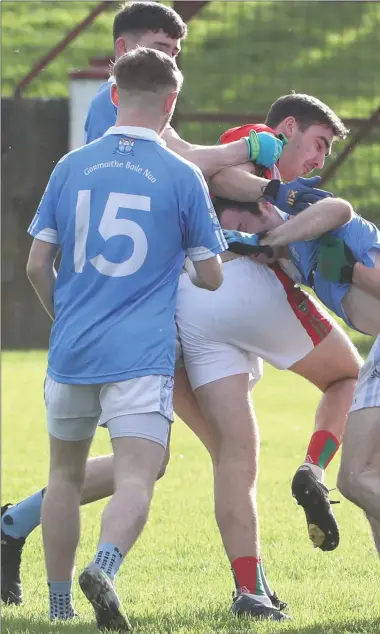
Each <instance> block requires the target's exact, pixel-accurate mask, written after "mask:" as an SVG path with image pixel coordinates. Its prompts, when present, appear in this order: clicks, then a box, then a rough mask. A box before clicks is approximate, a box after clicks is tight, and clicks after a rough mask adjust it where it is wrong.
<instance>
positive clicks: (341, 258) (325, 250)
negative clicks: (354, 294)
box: [317, 233, 356, 284]
mask: <svg viewBox="0 0 380 634" xmlns="http://www.w3.org/2000/svg"><path fill="white" fill-rule="evenodd" d="M355 264H356V260H355V258H354V256H353V253H352V251H351V249H350V248H349V247H348V246H347V245H346V243H345V242H344V240H342V239H341V238H336V237H335V236H332V235H330V234H328V233H327V234H326V235H324V236H322V238H321V241H320V246H319V247H318V251H317V271H318V273H320V275H321V276H322V277H324V278H325V279H326V280H329V281H330V282H340V283H342V284H352V275H353V273H354V266H355Z"/></svg>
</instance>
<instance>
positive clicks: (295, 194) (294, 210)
mask: <svg viewBox="0 0 380 634" xmlns="http://www.w3.org/2000/svg"><path fill="white" fill-rule="evenodd" d="M320 182H321V177H320V176H313V177H312V178H296V179H295V180H294V181H290V182H289V183H281V181H279V180H272V181H270V182H269V183H268V185H267V186H266V188H265V189H264V192H263V197H264V198H265V200H267V201H268V202H270V203H272V204H273V205H276V207H278V208H279V209H281V210H282V211H285V213H288V214H290V215H291V216H294V215H295V214H298V213H299V212H300V211H302V210H303V209H306V207H309V205H312V204H313V203H316V202H318V200H322V199H323V198H328V197H331V198H333V197H334V196H333V194H332V193H331V192H327V191H325V190H324V189H316V185H319V183H320Z"/></svg>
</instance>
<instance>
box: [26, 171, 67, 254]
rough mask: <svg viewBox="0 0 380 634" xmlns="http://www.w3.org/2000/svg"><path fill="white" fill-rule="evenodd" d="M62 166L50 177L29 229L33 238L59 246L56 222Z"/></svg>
mask: <svg viewBox="0 0 380 634" xmlns="http://www.w3.org/2000/svg"><path fill="white" fill-rule="evenodd" d="M60 175H61V166H60V164H59V163H58V164H57V166H56V167H55V169H54V171H53V173H52V175H51V176H50V179H49V182H48V184H47V187H46V189H45V191H44V194H43V196H42V198H41V202H40V204H39V205H38V208H37V211H36V213H35V216H34V218H33V220H32V222H31V224H30V226H29V228H28V233H30V235H31V236H33V238H37V239H38V240H42V241H43V242H51V243H52V244H58V243H59V242H58V231H57V220H56V209H57V201H58V196H59V180H60Z"/></svg>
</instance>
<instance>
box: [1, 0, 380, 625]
mask: <svg viewBox="0 0 380 634" xmlns="http://www.w3.org/2000/svg"><path fill="white" fill-rule="evenodd" d="M186 34H187V28H186V25H185V24H184V23H183V21H182V19H181V18H180V16H179V15H178V14H177V13H176V12H175V11H174V10H172V9H170V8H169V7H167V6H165V5H161V4H158V3H157V4H156V3H153V2H136V3H133V4H131V5H126V6H125V7H123V8H122V9H121V10H120V11H119V12H118V14H117V15H116V17H115V20H114V33H113V35H114V43H115V58H116V63H115V66H114V70H113V76H112V78H111V79H110V81H109V82H106V83H105V84H104V85H103V86H102V87H101V89H100V90H99V92H98V94H97V95H96V97H95V98H94V100H93V102H92V104H91V107H90V110H89V114H88V117H87V121H86V126H85V129H86V143H87V145H86V146H84V147H83V148H80V149H79V150H76V151H74V152H71V153H70V154H68V155H66V156H65V157H63V159H61V161H60V162H59V163H58V165H57V166H56V168H55V170H54V171H53V173H52V176H51V178H50V181H49V184H48V186H47V188H46V191H45V193H44V196H43V198H42V201H41V203H40V206H39V208H38V210H37V213H36V215H35V217H34V219H33V222H32V223H31V226H30V228H29V233H30V234H31V235H32V236H33V237H34V241H33V244H32V247H31V251H30V256H29V261H28V267H27V273H28V276H29V279H30V281H31V283H32V284H33V286H34V288H35V290H36V292H37V294H38V296H39V298H40V300H41V302H42V304H43V306H44V307H45V309H46V310H47V312H48V313H49V314H50V316H51V317H52V319H53V326H52V332H51V338H50V345H49V360H48V370H47V377H46V380H45V403H46V411H47V423H48V431H49V438H50V474H49V482H48V486H47V488H46V489H43V490H42V491H39V492H37V493H35V494H33V495H32V496H30V497H29V498H27V499H26V500H24V501H22V502H20V503H19V504H17V505H15V506H11V505H6V506H4V507H3V508H2V598H3V600H4V601H5V602H7V603H14V604H20V603H21V602H22V588H21V580H20V563H21V555H22V548H23V546H24V544H25V540H26V539H27V537H28V535H29V534H30V533H31V532H32V530H33V529H34V528H35V527H36V526H38V524H39V523H40V518H41V523H42V534H43V541H44V550H45V560H46V569H47V575H48V585H49V598H50V618H51V619H52V620H56V619H64V620H68V619H71V618H74V617H75V616H76V613H75V610H74V606H73V602H72V592H71V588H72V577H73V570H74V559H75V552H76V548H77V545H78V540H79V505H80V504H86V503H89V502H91V501H94V500H98V499H101V498H104V497H108V496H112V497H111V499H110V502H109V504H108V506H107V507H106V510H105V512H104V515H103V521H102V529H101V536H100V540H99V545H98V549H97V552H96V554H95V557H94V560H93V562H92V563H90V564H89V565H88V566H87V567H86V568H85V569H84V570H83V571H82V573H81V574H80V576H79V583H80V586H81V588H82V591H83V592H84V594H85V596H86V597H87V599H88V600H89V601H90V602H91V604H92V605H93V607H94V611H95V616H96V620H97V625H98V627H99V629H115V630H119V631H128V630H130V629H131V626H130V623H129V620H128V617H127V615H126V614H125V612H124V610H123V607H122V605H121V603H120V600H119V598H118V596H117V593H116V590H115V586H114V578H115V576H116V573H117V571H118V568H119V567H120V565H121V563H122V560H123V558H124V557H125V555H126V554H127V553H128V552H129V550H130V549H131V548H132V546H133V544H134V543H135V541H136V539H137V538H138V536H139V535H140V533H141V531H142V530H143V527H144V524H145V522H146V519H147V516H148V511H149V505H150V501H151V498H152V495H153V489H154V484H155V481H156V479H157V478H159V477H161V476H162V475H163V474H164V472H165V468H166V465H167V463H168V460H169V442H170V425H171V422H172V420H173V402H174V410H175V411H176V413H177V414H178V416H179V417H180V418H181V419H182V420H183V421H184V422H185V423H186V424H187V425H188V426H189V427H190V428H191V429H192V430H193V431H194V433H195V434H196V435H197V436H198V437H199V438H200V440H201V441H202V443H203V444H204V445H205V447H206V448H207V449H208V451H209V453H210V456H211V459H212V462H213V468H214V469H213V472H214V482H215V487H214V490H215V514H216V519H217V523H218V527H219V530H220V533H221V536H222V540H223V544H224V547H225V550H226V553H227V556H228V559H229V561H230V563H231V567H232V570H233V576H234V580H235V585H236V593H235V597H234V602H233V606H232V611H233V613H235V614H238V615H239V614H249V615H251V616H252V617H256V618H265V619H272V620H276V621H277V620H278V621H280V620H285V619H287V618H289V616H288V615H287V614H286V613H285V612H284V608H285V607H286V604H284V603H283V602H282V601H280V600H279V599H278V597H277V595H276V594H275V593H274V592H273V590H272V589H271V587H270V585H269V584H268V581H267V579H266V577H265V572H264V567H263V562H262V558H261V549H260V540H259V527H258V513H257V508H256V481H257V469H258V455H259V440H258V438H259V434H258V427H257V422H256V419H255V414H254V410H253V406H252V400H251V391H252V388H253V386H254V385H255V383H256V382H257V381H258V380H259V379H260V377H261V375H262V362H263V361H262V360H263V359H264V360H266V361H268V362H269V363H271V364H272V365H274V366H276V367H277V368H280V369H290V370H292V371H293V372H296V373H297V374H299V375H301V376H303V377H305V378H306V379H308V380H309V381H310V382H311V383H313V384H314V385H316V386H317V387H318V388H319V389H320V390H321V392H322V397H321V401H320V404H319V406H318V408H317V411H316V414H315V427H314V432H313V434H312V436H311V439H310V443H309V445H308V447H307V449H306V458H305V462H304V463H303V464H302V465H301V466H300V467H299V469H298V470H297V472H296V473H295V475H294V478H293V481H292V493H293V495H294V497H295V498H296V500H297V502H298V503H299V504H300V505H301V506H302V507H303V508H304V511H305V515H306V520H307V526H308V533H309V537H310V539H311V541H312V542H313V544H314V546H316V547H319V548H321V549H322V550H325V551H326V550H333V549H334V548H336V547H337V546H338V543H339V529H338V526H337V523H336V520H335V518H334V515H333V513H332V511H331V505H330V501H329V497H328V489H327V488H326V486H325V485H324V484H323V478H324V471H325V469H326V467H327V465H328V464H329V462H330V461H331V460H332V458H333V457H334V455H335V454H336V452H337V450H338V448H339V446H340V443H341V440H342V436H343V432H345V434H344V441H343V451H342V461H341V467H340V472H339V478H338V486H339V489H340V490H341V492H342V493H343V494H344V495H345V496H346V497H347V498H349V499H350V500H352V501H353V502H354V503H355V504H357V505H358V506H359V507H360V508H362V509H363V510H364V512H365V513H366V516H367V518H368V520H369V522H370V526H371V529H372V533H373V536H374V540H375V544H376V547H377V550H378V552H380V494H379V491H380V466H379V465H380V460H379V453H380V431H379V426H380V413H379V412H380V409H379V408H380V339H379V338H378V339H377V340H376V343H375V345H374V347H373V348H372V351H371V353H370V355H369V357H368V359H367V362H366V363H365V365H364V367H363V368H362V369H361V366H362V360H361V358H360V355H359V354H358V352H357V350H356V349H355V347H354V346H353V345H352V343H351V342H350V340H349V338H348V337H347V336H346V335H345V333H344V332H343V330H342V329H341V328H340V327H339V326H338V324H337V323H336V322H335V321H334V320H333V319H332V318H331V317H330V316H329V315H328V313H327V312H326V311H325V310H324V309H323V308H322V307H321V306H320V304H319V303H318V302H317V301H315V300H313V299H312V298H311V297H310V296H309V295H308V294H307V293H305V292H304V291H303V290H302V289H301V288H300V287H299V286H298V285H297V283H302V284H303V285H307V286H310V287H311V288H313V290H314V291H315V294H316V295H317V296H318V297H319V298H320V299H321V300H322V302H323V303H324V304H325V305H326V306H328V307H329V308H330V309H331V310H332V311H333V312H335V313H336V314H337V315H339V316H340V317H342V318H343V319H344V320H345V322H346V323H347V324H348V325H349V326H350V327H352V328H355V329H357V330H360V331H362V332H364V333H367V334H370V335H378V334H379V333H380V232H379V231H378V229H377V228H376V227H375V226H374V225H373V224H372V223H370V222H367V221H365V220H364V219H362V218H361V217H359V216H358V215H356V214H355V212H354V211H353V209H352V207H351V205H350V204H349V203H348V202H347V201H344V200H341V199H337V198H334V197H333V196H332V194H330V193H329V192H325V191H323V190H320V189H317V188H316V185H318V182H319V179H318V178H317V177H315V178H310V179H306V178H302V177H303V176H304V175H306V174H308V173H310V172H312V171H313V170H314V169H315V168H317V169H320V168H321V167H322V166H323V164H324V160H325V157H326V156H328V155H329V154H330V152H331V146H332V143H333V142H334V140H335V139H337V138H345V136H346V134H347V132H348V131H347V130H346V128H345V126H344V125H343V123H342V121H341V120H340V119H339V117H338V116H337V115H336V114H335V113H334V112H333V111H332V110H331V109H330V108H328V107H327V106H326V105H325V104H323V103H322V102H320V101H319V100H318V99H316V98H314V97H310V96H307V95H302V94H291V95H287V96H285V97H281V98H280V99H278V100H277V101H276V102H275V103H274V104H273V105H272V107H271V108H270V111H269V112H268V116H267V119H266V125H265V126H264V125H263V126H255V125H249V126H243V127H240V128H235V129H233V130H229V131H227V132H226V133H224V134H223V135H222V137H221V139H220V143H219V144H218V145H216V146H211V147H204V146H195V145H192V144H189V143H187V142H186V141H184V140H183V139H181V138H180V137H179V136H178V135H177V134H176V132H175V131H174V130H173V129H172V128H171V127H170V119H171V116H172V113H173V110H174V108H175V103H176V99H177V96H178V93H179V91H180V89H181V85H182V80H183V78H182V75H181V73H180V71H179V70H178V68H177V66H176V63H175V58H176V56H177V55H178V53H179V51H180V47H181V41H182V40H183V39H184V38H185V37H186ZM166 144H167V147H165V146H166ZM181 157H182V158H181ZM202 173H203V175H202ZM204 177H207V178H208V186H209V187H210V189H211V191H212V194H213V196H214V197H213V200H212V202H211V199H210V195H209V191H208V186H207V185H206V182H205V180H204ZM282 179H283V180H284V182H282ZM221 227H223V229H224V232H223V231H222V229H221ZM242 232H243V233H242ZM228 247H229V249H228V250H227V248H228ZM58 251H60V252H61V263H60V267H59V271H58V274H57V273H56V271H55V268H54V262H55V259H56V256H57V253H58ZM185 256H186V259H185V260H184V258H185ZM222 263H223V265H222ZM210 291H214V292H210ZM359 371H361V374H360V379H359V382H358V384H357V378H358V375H359ZM173 377H174V381H173ZM356 384H357V386H356ZM355 386H356V389H355ZM347 415H348V421H347V423H346V420H347ZM98 424H100V425H103V426H107V427H108V430H109V434H110V437H111V439H112V446H113V455H110V456H104V457H100V458H94V459H89V460H87V457H88V452H89V448H90V445H91V441H92V438H93V435H94V433H95V430H96V428H97V425H98ZM86 460H87V463H86Z"/></svg>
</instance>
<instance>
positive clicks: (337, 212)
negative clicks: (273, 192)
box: [215, 199, 380, 554]
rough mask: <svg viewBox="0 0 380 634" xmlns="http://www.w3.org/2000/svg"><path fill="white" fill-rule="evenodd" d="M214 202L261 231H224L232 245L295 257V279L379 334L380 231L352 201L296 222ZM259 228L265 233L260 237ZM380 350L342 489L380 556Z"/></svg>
mask: <svg viewBox="0 0 380 634" xmlns="http://www.w3.org/2000/svg"><path fill="white" fill-rule="evenodd" d="M215 207H216V209H217V210H218V215H219V218H220V220H221V223H222V224H223V223H224V222H227V224H228V225H229V226H231V225H233V224H235V225H236V226H239V228H240V229H241V230H242V231H248V232H251V231H255V235H251V233H246V234H240V233H239V232H236V231H226V232H225V235H226V237H227V240H228V241H229V242H230V243H231V247H232V249H233V250H234V249H235V248H236V247H237V250H238V252H239V253H242V252H245V253H248V252H249V251H250V250H251V249H252V250H254V249H255V248H256V247H255V246H254V243H256V244H262V245H267V246H270V247H271V248H272V249H274V250H275V253H276V254H277V257H278V258H279V262H281V263H282V264H283V265H284V266H285V268H286V270H288V271H289V267H288V266H287V265H286V263H284V260H283V257H286V258H288V259H289V260H290V262H291V264H292V266H293V270H292V273H293V278H294V279H295V280H296V281H298V282H299V283H302V284H304V285H307V286H310V287H311V288H312V289H313V290H314V291H315V293H316V295H317V296H318V297H319V299H320V300H321V301H323V303H324V304H325V305H326V306H327V307H328V308H329V309H330V310H332V311H333V312H334V313H335V314H336V315H338V316H339V317H341V318H342V319H343V320H344V321H345V323H346V324H347V325H348V326H350V327H351V328H353V329H355V330H358V331H360V332H363V333H365V334H368V335H379V334H380V231H379V229H378V228H377V227H376V226H375V225H374V224H373V223H372V222H370V221H368V220H365V219H364V218H362V217H361V216H358V215H357V214H356V213H355V212H354V211H353V210H352V207H351V205H350V204H349V203H347V202H346V201H343V200H339V199H326V200H325V201H321V202H319V203H317V204H315V205H312V206H310V207H309V209H307V210H305V211H303V212H302V213H300V214H298V215H297V216H296V217H294V218H290V220H289V217H288V216H286V215H285V214H281V212H279V211H278V210H276V209H275V208H273V207H272V206H271V205H268V204H260V205H257V206H256V208H252V207H251V208H250V209H247V208H246V209H244V208H242V207H243V205H241V206H240V207H239V206H236V204H235V203H233V202H231V201H218V200H215ZM223 216H226V217H225V218H223ZM288 220H289V221H288ZM261 232H265V235H264V237H263V238H262V239H261V240H260V237H259V236H257V233H261ZM232 241H233V244H232ZM262 257H263V256H260V258H262ZM379 350H380V347H379V339H378V340H377V343H376V344H375V345H374V347H373V350H372V351H371V353H370V355H369V357H368V359H367V361H366V363H365V365H364V366H363V368H362V370H361V372H360V375H359V382H358V385H357V387H356V390H355V393H354V397H353V404H352V407H351V410H350V413H349V415H348V420H347V425H346V429H345V434H344V437H343V442H342V460H341V466H340V471H339V476H338V486H339V489H340V490H341V492H342V493H343V494H344V495H345V496H346V497H347V498H348V499H350V500H351V501H353V502H354V503H355V504H357V506H359V507H360V508H361V509H362V510H363V511H364V512H365V513H366V516H367V518H368V521H369V523H370V526H371V530H372V534H373V537H374V542H375V545H376V548H377V550H378V552H379V554H380V493H379V491H380V469H379V460H378V457H379V451H380V415H379V412H380V385H379V376H380V373H379V363H380V356H379Z"/></svg>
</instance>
